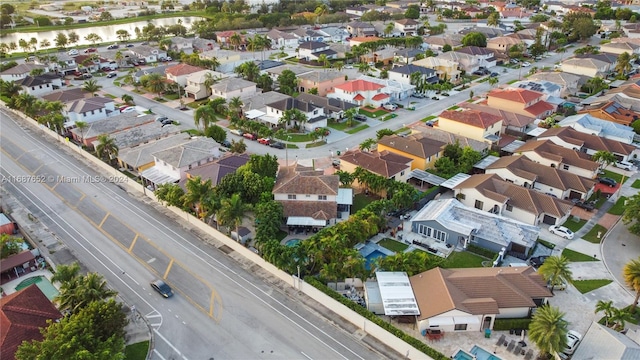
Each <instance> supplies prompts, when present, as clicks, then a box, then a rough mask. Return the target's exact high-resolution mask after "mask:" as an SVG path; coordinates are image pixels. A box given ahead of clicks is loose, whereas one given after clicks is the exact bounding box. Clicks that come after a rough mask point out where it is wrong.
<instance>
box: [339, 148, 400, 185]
mask: <svg viewBox="0 0 640 360" xmlns="http://www.w3.org/2000/svg"><path fill="white" fill-rule="evenodd" d="M412 162H413V159H411V158H408V157H405V156H402V155H398V154H396V153H392V152H390V151H387V150H385V151H373V152H368V151H360V150H354V151H348V152H346V153H345V154H343V155H342V156H340V170H342V171H346V172H348V173H353V172H354V171H355V170H356V169H357V168H362V169H364V170H367V171H369V172H371V173H372V174H376V175H378V176H382V177H383V178H385V179H391V180H395V181H399V182H402V183H406V182H407V180H409V174H410V173H411V163H412ZM379 195H383V194H379ZM384 195H386V194H384Z"/></svg>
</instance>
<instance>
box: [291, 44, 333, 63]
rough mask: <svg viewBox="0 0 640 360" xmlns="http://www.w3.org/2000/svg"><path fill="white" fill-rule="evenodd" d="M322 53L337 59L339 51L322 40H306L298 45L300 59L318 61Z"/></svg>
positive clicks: (328, 57) (329, 57)
mask: <svg viewBox="0 0 640 360" xmlns="http://www.w3.org/2000/svg"><path fill="white" fill-rule="evenodd" d="M320 55H325V56H326V57H327V59H335V58H336V56H337V53H336V52H335V51H333V50H331V49H330V48H329V45H327V44H325V43H323V42H320V41H306V42H303V43H301V44H300V46H298V59H304V60H307V61H311V60H316V61H317V60H318V59H319V58H320Z"/></svg>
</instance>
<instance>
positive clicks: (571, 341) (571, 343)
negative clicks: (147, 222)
mask: <svg viewBox="0 0 640 360" xmlns="http://www.w3.org/2000/svg"><path fill="white" fill-rule="evenodd" d="M580 340H582V335H580V333H579V332H577V331H574V330H569V331H568V332H567V347H566V348H564V350H563V351H562V352H563V353H565V354H567V355H571V354H573V352H574V351H576V348H577V347H578V344H579V343H580Z"/></svg>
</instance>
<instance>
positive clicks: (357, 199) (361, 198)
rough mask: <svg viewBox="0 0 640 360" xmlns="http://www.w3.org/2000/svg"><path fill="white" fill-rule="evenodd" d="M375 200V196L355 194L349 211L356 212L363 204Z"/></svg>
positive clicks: (365, 204)
mask: <svg viewBox="0 0 640 360" xmlns="http://www.w3.org/2000/svg"><path fill="white" fill-rule="evenodd" d="M375 200H376V198H375V197H373V196H367V195H365V194H357V195H356V196H354V197H353V206H352V207H351V213H352V214H355V213H357V212H358V211H360V209H364V207H365V206H367V205H369V203H372V202H373V201H375Z"/></svg>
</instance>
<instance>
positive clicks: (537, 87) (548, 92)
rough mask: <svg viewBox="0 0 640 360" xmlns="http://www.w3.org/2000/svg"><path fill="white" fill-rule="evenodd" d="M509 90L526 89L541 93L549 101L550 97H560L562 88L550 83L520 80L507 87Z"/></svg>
mask: <svg viewBox="0 0 640 360" xmlns="http://www.w3.org/2000/svg"><path fill="white" fill-rule="evenodd" d="M509 88H512V89H527V90H531V91H536V92H539V93H542V94H543V95H544V98H545V99H549V98H552V97H556V98H557V97H560V96H561V91H562V87H560V85H556V84H554V83H552V82H550V81H544V80H542V81H531V80H522V81H516V82H514V83H513V84H511V85H509Z"/></svg>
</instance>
